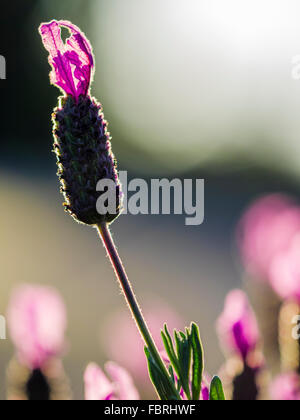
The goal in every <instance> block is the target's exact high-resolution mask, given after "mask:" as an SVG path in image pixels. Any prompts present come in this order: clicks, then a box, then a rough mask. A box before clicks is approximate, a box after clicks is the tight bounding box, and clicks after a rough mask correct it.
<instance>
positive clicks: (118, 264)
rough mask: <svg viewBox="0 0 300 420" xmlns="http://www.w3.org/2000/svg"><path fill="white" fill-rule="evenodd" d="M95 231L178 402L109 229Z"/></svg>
mask: <svg viewBox="0 0 300 420" xmlns="http://www.w3.org/2000/svg"><path fill="white" fill-rule="evenodd" d="M97 229H98V232H99V235H100V237H101V239H102V241H103V243H104V246H105V248H106V250H107V252H108V255H109V258H110V261H111V263H112V266H113V268H114V270H115V273H116V276H117V278H118V280H119V282H120V285H121V288H122V290H123V292H124V295H125V298H126V301H127V303H128V306H129V308H130V310H131V313H132V315H133V317H134V319H135V321H136V323H137V326H138V329H139V331H140V334H141V336H142V338H143V340H144V342H145V344H146V346H147V348H148V350H149V351H150V353H151V356H152V358H153V360H154V361H155V362H156V364H157V366H158V367H159V369H160V371H161V372H162V373H163V374H164V375H165V377H166V379H167V380H168V382H169V383H170V386H171V388H172V389H173V392H174V395H177V396H178V399H179V400H180V399H181V398H180V396H179V394H178V391H177V390H176V387H175V385H174V383H173V382H172V379H171V377H170V375H169V373H168V371H167V368H166V366H165V364H164V362H163V361H162V359H161V356H160V354H159V352H158V350H157V347H156V345H155V343H154V340H153V338H152V336H151V333H150V331H149V328H148V326H147V324H146V321H145V319H144V317H143V314H142V311H141V309H140V307H139V304H138V302H137V299H136V297H135V295H134V292H133V289H132V286H131V284H130V281H129V279H128V277H127V274H126V271H125V269H124V267H123V264H122V261H121V258H120V257H119V254H118V251H117V249H116V246H115V244H114V241H113V238H112V235H111V233H110V229H109V226H108V224H107V223H101V224H99V225H97Z"/></svg>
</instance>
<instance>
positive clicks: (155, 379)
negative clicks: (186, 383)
mask: <svg viewBox="0 0 300 420" xmlns="http://www.w3.org/2000/svg"><path fill="white" fill-rule="evenodd" d="M145 353H146V357H147V360H148V368H149V374H150V378H151V381H152V383H153V385H154V386H155V388H156V390H157V393H158V395H159V397H160V399H161V400H163V401H169V400H170V401H172V400H178V399H180V398H178V396H177V395H175V393H174V390H173V389H172V387H171V386H170V383H169V381H168V380H167V379H166V377H165V375H163V374H162V372H161V371H160V369H159V367H158V366H157V364H156V363H155V361H154V360H153V358H152V356H151V353H150V352H149V350H148V349H147V348H145Z"/></svg>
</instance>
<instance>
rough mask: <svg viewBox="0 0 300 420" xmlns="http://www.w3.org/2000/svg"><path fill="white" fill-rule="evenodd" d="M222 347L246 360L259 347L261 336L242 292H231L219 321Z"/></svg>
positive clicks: (218, 328) (218, 326)
mask: <svg viewBox="0 0 300 420" xmlns="http://www.w3.org/2000/svg"><path fill="white" fill-rule="evenodd" d="M217 330H218V334H219V338H220V342H221V345H222V346H224V347H225V348H227V349H228V350H229V351H230V352H232V353H238V354H240V355H241V356H242V358H243V359H244V360H245V359H246V358H247V356H248V355H249V353H250V352H251V351H253V350H255V348H256V347H257V345H258V342H259V339H260V335H259V329H258V325H257V321H256V317H255V315H254V312H253V310H252V308H251V306H250V304H249V301H248V298H247V296H246V294H245V293H244V292H243V291H241V290H233V291H232V292H230V293H229V294H228V296H227V298H226V301H225V307H224V311H223V313H222V315H221V316H220V318H219V319H218V321H217Z"/></svg>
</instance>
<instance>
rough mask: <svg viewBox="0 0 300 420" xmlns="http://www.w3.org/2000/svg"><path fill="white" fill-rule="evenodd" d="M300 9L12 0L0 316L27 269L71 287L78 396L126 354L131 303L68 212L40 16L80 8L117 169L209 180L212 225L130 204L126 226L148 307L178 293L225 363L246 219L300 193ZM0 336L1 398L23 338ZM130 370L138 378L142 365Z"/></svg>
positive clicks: (180, 307) (3, 29) (211, 356)
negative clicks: (92, 377) (274, 199)
mask: <svg viewBox="0 0 300 420" xmlns="http://www.w3.org/2000/svg"><path fill="white" fill-rule="evenodd" d="M299 16H300V4H299V1H297V0H288V1H287V0H263V1H261V0H244V1H243V2H241V1H240V0H225V1H224V0H164V1H162V0H63V1H58V0H52V1H48V0H26V1H24V0H14V1H7V0H2V2H1V16H0V54H1V55H3V56H4V57H5V58H6V61H7V80H0V94H1V101H0V121H1V131H0V139H1V153H0V164H1V167H0V196H1V218H0V235H1V242H0V278H1V286H0V288H1V289H0V290H1V293H0V314H5V311H6V307H7V303H8V300H9V296H10V294H11V291H12V289H13V288H14V287H15V286H16V285H18V284H20V283H24V282H25V283H39V284H45V285H52V286H55V287H56V288H57V289H58V290H59V291H60V293H61V294H62V296H63V297H64V299H65V302H66V305H67V310H68V320H69V328H68V342H69V351H68V353H67V354H66V357H65V359H64V365H65V369H66V372H67V374H68V375H69V377H70V379H71V381H72V388H73V392H74V397H75V398H77V399H81V398H82V397H83V380H82V374H83V371H84V368H85V366H86V365H87V363H88V362H89V361H95V362H97V363H99V364H101V365H103V363H104V362H105V361H107V360H110V359H111V358H112V357H114V358H116V357H118V353H119V356H120V360H122V358H124V353H126V345H127V343H126V341H127V340H126V337H124V340H123V345H122V340H121V341H120V336H121V332H122V331H124V329H123V328H122V326H123V323H124V322H125V321H124V319H127V318H128V319H129V316H128V314H127V312H126V307H125V304H124V302H123V298H122V296H121V295H120V293H119V289H118V286H117V284H116V282H115V279H114V275H113V272H112V270H111V267H110V265H109V262H108V261H107V259H106V257H105V253H104V250H103V249H102V245H101V243H99V240H98V238H97V236H96V234H95V232H94V231H93V230H92V229H89V228H87V227H83V226H79V225H76V224H75V223H74V222H73V220H72V219H71V218H70V217H68V216H67V215H66V214H65V213H64V211H63V207H62V204H61V203H62V197H61V195H60V193H59V191H58V182H57V178H56V175H55V173H56V164H55V158H54V155H53V154H51V148H52V138H51V121H50V115H51V111H52V109H53V107H54V106H55V105H56V98H57V94H58V90H57V89H56V88H54V87H52V86H50V85H49V79H48V73H49V65H48V63H47V52H46V51H45V50H44V48H43V46H42V44H41V40H40V37H39V34H38V32H37V28H38V26H39V24H40V22H42V21H49V20H51V19H67V20H71V21H73V23H75V24H77V25H78V26H80V27H81V28H82V30H83V31H84V32H85V33H86V34H87V36H88V37H89V39H90V40H91V42H92V44H93V46H94V52H95V55H96V62H97V69H96V75H95V80H94V84H93V94H94V95H95V96H96V97H97V98H98V99H99V100H101V102H102V103H103V105H104V109H105V115H106V118H107V119H108V121H109V122H110V131H111V133H112V136H113V150H114V153H115V155H116V156H117V158H118V161H119V168H120V169H122V170H127V171H128V172H129V177H130V178H133V177H136V176H138V177H144V178H146V179H150V178H151V177H156V178H157V177H170V178H174V177H179V178H205V180H206V201H205V223H204V224H203V225H202V226H199V227H186V226H185V225H184V218H183V217H181V216H176V217H175V216H174V217H173V216H134V217H133V216H130V215H126V216H125V215H124V216H122V217H120V218H119V219H118V220H117V222H115V223H114V226H113V231H114V235H115V238H116V241H117V243H118V246H119V250H120V253H121V255H122V257H123V259H124V262H125V264H126V266H127V271H128V273H129V275H130V278H131V279H132V281H133V283H134V285H135V287H136V291H137V294H138V296H139V298H140V301H141V303H142V305H143V306H145V307H147V312H148V313H149V317H151V314H152V315H153V314H154V313H158V309H157V308H158V307H160V308H162V307H163V306H168V310H167V312H168V314H167V315H166V317H168V319H170V321H171V323H172V322H173V321H174V323H175V324H176V325H177V326H178V327H179V328H180V327H182V326H184V324H188V323H189V322H190V321H191V320H194V321H196V322H198V323H199V325H200V328H201V333H202V338H203V342H204V346H205V351H206V368H207V371H208V372H210V373H216V372H217V371H218V369H219V368H220V366H221V364H222V361H223V356H222V353H221V350H220V349H219V345H218V340H217V336H216V332H215V321H216V319H217V317H218V316H219V314H220V312H221V310H222V307H223V301H224V297H225V295H226V293H227V292H228V291H229V290H230V289H232V288H234V287H240V286H241V282H242V277H243V275H242V269H241V267H240V263H239V260H238V257H237V252H236V244H235V238H234V232H235V228H236V224H237V222H238V220H239V218H240V216H241V214H242V213H243V211H244V209H245V208H246V207H247V205H248V204H249V202H250V201H251V200H253V199H255V198H256V197H258V196H260V195H261V194H264V193H269V192H285V193H289V194H292V195H293V196H295V197H297V196H299V192H300V190H299V181H300V165H299V152H300V142H299V141H298V138H299V133H300V123H299V110H300V81H297V80H295V79H294V78H293V77H292V58H293V57H294V56H296V55H299V54H300V25H299ZM164 316H165V315H164V313H162V314H161V318H162V320H161V322H163V321H164V320H165V319H164ZM175 320H176V322H175ZM129 321H130V319H129ZM154 323H155V322H154ZM178 324H180V325H178ZM157 328H159V326H157ZM114 336H117V337H116V338H115V339H116V343H118V345H117V346H115V349H117V351H113V350H112V347H114V346H113V344H112V343H113V340H114ZM121 337H122V336H121ZM0 347H1V350H0V354H1V356H0V398H1V399H3V398H4V397H5V369H6V366H7V364H8V362H9V360H10V359H11V357H12V354H13V348H12V345H11V342H10V339H8V340H7V341H1V342H0ZM132 352H134V349H133V350H132ZM132 357H134V354H132ZM131 373H132V374H133V375H134V376H135V377H136V378H135V379H136V380H137V381H138V380H139V378H138V377H137V376H138V375H137V372H135V369H134V366H132V367H131ZM146 388H147V387H145V390H144V395H145V396H149V397H150V396H151V392H150V390H147V389H146Z"/></svg>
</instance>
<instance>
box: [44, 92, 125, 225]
mask: <svg viewBox="0 0 300 420" xmlns="http://www.w3.org/2000/svg"><path fill="white" fill-rule="evenodd" d="M52 120H53V124H54V127H53V134H54V152H55V154H56V157H57V165H58V177H59V180H60V183H61V191H62V193H63V195H64V197H65V201H66V202H65V203H64V206H65V210H66V211H67V212H68V213H69V214H71V216H72V217H73V218H74V219H76V220H77V221H78V222H80V223H84V224H87V225H96V224H99V223H102V222H106V223H111V222H112V221H113V220H114V219H116V217H118V215H119V214H120V202H121V199H120V196H121V189H120V184H119V179H118V174H117V165H116V160H115V158H114V155H113V153H112V151H111V144H110V135H109V133H108V131H107V122H106V121H105V119H104V115H103V112H102V106H101V105H100V104H99V103H98V102H97V101H96V100H95V99H93V98H90V97H89V96H83V95H81V96H80V97H79V98H78V100H77V101H76V100H75V99H74V98H73V97H72V96H70V95H69V96H67V97H66V96H64V97H60V98H59V105H58V107H57V108H56V109H55V110H54V113H53V116H52ZM107 179H108V180H111V181H113V182H114V184H115V188H116V206H115V208H116V212H115V213H114V214H110V213H107V214H105V215H102V214H99V213H98V212H97V208H96V205H97V200H98V199H99V197H100V196H101V194H104V192H97V184H98V182H99V181H100V180H107Z"/></svg>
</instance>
